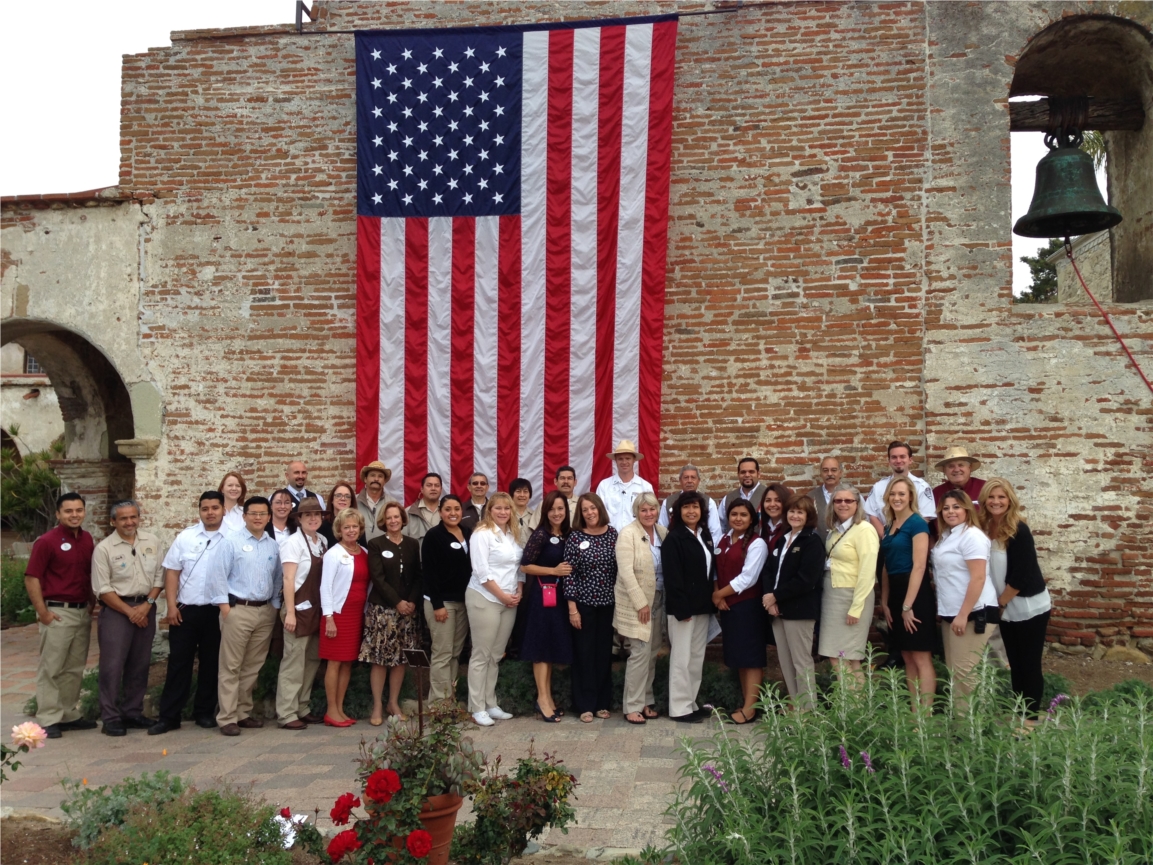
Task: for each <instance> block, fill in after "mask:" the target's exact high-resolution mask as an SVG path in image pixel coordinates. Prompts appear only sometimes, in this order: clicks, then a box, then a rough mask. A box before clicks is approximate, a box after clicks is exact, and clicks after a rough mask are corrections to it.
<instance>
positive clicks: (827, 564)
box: [825, 559, 833, 571]
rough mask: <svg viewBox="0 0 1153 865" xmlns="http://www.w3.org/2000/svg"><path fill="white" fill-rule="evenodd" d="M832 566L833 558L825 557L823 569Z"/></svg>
mask: <svg viewBox="0 0 1153 865" xmlns="http://www.w3.org/2000/svg"><path fill="white" fill-rule="evenodd" d="M832 567H833V560H832V559H825V570H826V571H827V570H829V569H830V568H832Z"/></svg>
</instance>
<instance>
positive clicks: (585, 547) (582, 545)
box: [580, 541, 591, 550]
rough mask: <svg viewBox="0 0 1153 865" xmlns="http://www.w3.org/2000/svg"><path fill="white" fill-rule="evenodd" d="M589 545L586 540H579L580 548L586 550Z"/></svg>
mask: <svg viewBox="0 0 1153 865" xmlns="http://www.w3.org/2000/svg"><path fill="white" fill-rule="evenodd" d="M590 546H591V544H590V543H589V542H588V541H581V542H580V548H581V549H582V550H587V549H588V548H589V547H590Z"/></svg>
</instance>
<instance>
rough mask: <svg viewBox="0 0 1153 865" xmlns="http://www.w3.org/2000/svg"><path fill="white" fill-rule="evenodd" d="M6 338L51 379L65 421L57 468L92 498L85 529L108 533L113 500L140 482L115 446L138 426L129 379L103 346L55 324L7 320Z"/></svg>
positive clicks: (63, 480) (62, 477)
mask: <svg viewBox="0 0 1153 865" xmlns="http://www.w3.org/2000/svg"><path fill="white" fill-rule="evenodd" d="M2 342H3V344H7V343H9V342H17V343H19V344H20V345H21V346H23V347H24V349H25V350H26V351H27V352H29V353H30V354H32V355H33V356H35V357H36V359H37V361H38V362H39V363H40V365H41V366H42V367H43V368H44V371H45V373H46V374H47V376H48V378H49V379H50V380H51V382H52V386H53V388H54V389H55V390H56V394H57V397H58V400H59V404H60V412H61V414H62V416H63V419H64V458H63V459H61V460H56V461H54V462H53V467H54V469H55V470H56V474H57V475H58V476H59V477H60V480H61V483H62V484H63V485H64V487H66V488H67V489H69V490H74V491H76V492H79V493H80V494H81V495H83V496H84V497H85V499H86V500H87V502H88V514H89V516H88V519H87V520H86V521H85V525H86V528H89V530H90V531H92V532H93V533H94V534H95V535H97V536H103V535H104V534H105V526H106V519H105V517H106V514H107V507H108V504H109V502H110V501H114V500H116V499H118V498H128V497H131V495H132V492H133V489H134V486H135V467H134V465H133V462H132V460H130V459H129V458H128V457H127V456H126V455H124V454H122V453H121V452H120V449H119V448H118V447H117V444H116V443H117V441H118V440H125V439H132V438H133V436H134V429H135V422H134V418H133V404H132V398H131V396H130V395H129V391H128V387H127V386H126V384H125V382H124V379H123V378H122V376H121V375H120V373H119V371H118V370H117V369H116V367H115V366H114V365H113V364H112V362H111V361H110V360H109V359H108V358H107V357H106V356H105V355H104V353H103V352H102V351H101V350H100V349H99V348H97V347H96V346H95V345H93V344H92V343H91V342H89V341H88V340H87V339H86V338H85V337H83V336H82V335H80V334H79V333H76V332H75V331H72V330H69V329H67V328H64V327H61V326H60V325H58V324H55V323H53V322H48V321H37V320H34V319H8V320H6V321H5V322H4V328H3V335H2Z"/></svg>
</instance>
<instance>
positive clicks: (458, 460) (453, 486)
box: [439, 217, 476, 495]
mask: <svg viewBox="0 0 1153 865" xmlns="http://www.w3.org/2000/svg"><path fill="white" fill-rule="evenodd" d="M475 298H476V220H475V219H472V218H468V217H464V218H460V219H454V220H453V221H452V426H451V430H452V477H451V478H445V479H444V480H445V483H446V484H447V489H445V492H446V493H447V492H455V493H457V494H458V495H459V494H462V491H464V493H463V494H467V490H468V476H469V475H471V474H472V468H473V466H472V463H473V445H472V442H473V406H474V402H473V395H472V388H473V381H472V373H473V342H474V337H473V327H474V326H475V319H474V312H475ZM439 408H440V409H441V410H442V411H443V410H444V406H440V407H439Z"/></svg>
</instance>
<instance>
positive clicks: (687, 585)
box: [661, 491, 716, 724]
mask: <svg viewBox="0 0 1153 865" xmlns="http://www.w3.org/2000/svg"><path fill="white" fill-rule="evenodd" d="M707 516H708V504H707V503H706V502H705V497H704V496H702V495H701V494H700V493H698V492H695V491H694V492H690V493H684V494H683V495H682V496H681V497H680V498H679V499H677V503H676V505H674V509H673V514H672V521H671V525H670V526H669V533H668V535H667V536H666V537H665V540H664V543H662V544H661V570H662V571H663V573H664V580H665V612H666V613H667V614H668V634H669V647H670V651H669V717H670V718H671V719H672V720H674V721H682V722H685V723H690V724H694V723H699V722H701V721H703V720H704V719H705V716H706V715H707V714H708V712H702V711H701V709H700V707H699V706H697V692H698V691H699V690H700V688H701V672H702V670H703V669H704V665H705V644H706V643H707V642H708V639H709V623H710V622H711V621H712V618H713V616H712V612H713V579H714V574H715V573H716V563H715V562H714V560H713V559H714V553H713V539H712V536H711V535H710V534H709V527H708V519H707Z"/></svg>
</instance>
